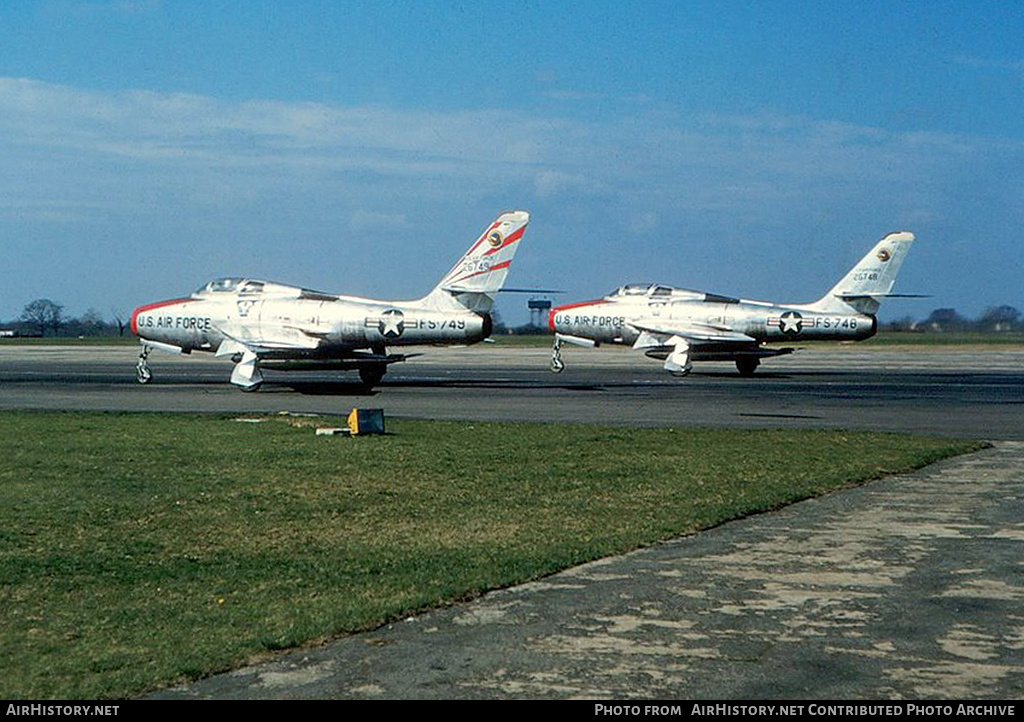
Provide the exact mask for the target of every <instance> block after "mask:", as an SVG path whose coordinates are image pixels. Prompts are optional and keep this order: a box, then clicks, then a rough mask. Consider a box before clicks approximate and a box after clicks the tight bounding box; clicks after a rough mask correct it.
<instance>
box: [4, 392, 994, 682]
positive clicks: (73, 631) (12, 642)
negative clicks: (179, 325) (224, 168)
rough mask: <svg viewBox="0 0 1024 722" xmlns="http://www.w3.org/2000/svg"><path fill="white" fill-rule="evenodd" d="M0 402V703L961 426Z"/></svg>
mask: <svg viewBox="0 0 1024 722" xmlns="http://www.w3.org/2000/svg"><path fill="white" fill-rule="evenodd" d="M388 431H389V434H388V435H387V436H378V437H361V438H351V439H350V438H342V437H324V436H316V435H315V434H314V433H313V431H312V430H311V429H309V428H296V427H295V426H293V425H291V424H289V423H285V422H283V421H280V420H276V419H274V420H268V421H265V422H263V423H240V422H238V421H235V420H232V419H230V418H223V417H211V416H181V415H156V414H151V415H150V414H89V413H35V412H4V413H0V460H2V461H0V509H2V512H0V513H2V524H0V697H3V698H8V699H43V698H63V699H92V698H116V697H125V696H131V695H135V694H138V693H141V692H144V691H146V690H150V689H153V688H155V687H158V686H160V685H164V684H170V683H174V682H181V681H183V680H186V679H190V678H196V677H199V676H203V675H207V674H211V673H213V672H217V671H222V670H227V669H230V668H232V667H235V666H238V665H240V664H242V663H244V662H246V661H250V660H252V659H254V658H257V657H258V656H260V655H261V654H265V653H267V652H268V651H272V650H279V649H284V648H288V647H292V646H295V645H300V644H304V643H310V642H315V641H320V640H325V639H328V638H330V637H333V636H337V635H341V634H345V633H349V632H354V631H357V630H365V629H370V628H373V627H375V626H378V625H380V624H382V623H385V622H387V621H389V620H393V619H396V618H398V617H400V616H403V615H408V614H410V613H413V612H416V611H417V610H423V609H426V608H430V607H432V606H436V605H441V604H444V603H446V602H450V601H453V600H459V599H467V598H471V597H473V596H474V595H477V594H479V593H481V592H483V591H485V590H488V589H493V588H497V587H502V586H507V585H510V584H514V583H517V582H522V581H525V580H528V579H534V578H537V577H540V576H543V575H546V574H550V573H552V572H554V571H556V570H559V569H563V568H565V567H568V566H570V565H574V564H579V563H582V562H586V561H589V560H592V559H595V558H598V557H601V556H605V555H609V554H613V553H616V552H622V551H625V550H628V549H633V548H637V547H640V546H643V545H646V544H651V543H654V542H656V541H658V540H663V539H666V538H670V537H673V536H677V535H680V534H684V533H687V532H692V531H694V530H697V529H702V528H706V527H709V526H713V525H716V524H719V523H721V522H723V521H726V520H728V519H733V518H736V517H741V516H744V515H748V514H751V513H755V512H760V511H765V510H769V509H774V508H777V507H780V506H782V505H785V504H788V503H790V502H793V501H795V500H798V499H803V498H806V497H810V496H814V495H818V494H823V493H826V492H828V491H831V490H834V489H837V488H841V487H844V486H848V485H851V484H855V483H859V482H862V481H864V480H866V479H872V478H876V477H879V476H882V475H885V474H890V473H895V472H902V471H906V470H909V469H913V468H916V467H920V466H922V465H925V464H928V463H930V462H933V461H935V460H937V459H940V458H943V457H947V456H950V455H953V454H957V453H962V452H965V451H968V450H971V449H975V448H978V447H979V445H978V444H974V443H969V442H961V441H953V440H948V439H934V438H921V437H914V436H904V435H895V434H874V433H851V432H834V431H788V430H787V431H737V430H699V429H696V430H690V429H687V430H671V429H621V428H601V427H585V426H549V425H534V424H501V423H455V422H426V421H408V420H393V419H389V420H388Z"/></svg>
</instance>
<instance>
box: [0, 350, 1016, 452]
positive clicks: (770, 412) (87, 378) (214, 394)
mask: <svg viewBox="0 0 1024 722" xmlns="http://www.w3.org/2000/svg"><path fill="white" fill-rule="evenodd" d="M548 353H549V351H548V349H546V348H543V347H527V348H523V347H514V346H503V345H502V344H501V343H500V342H499V343H495V344H482V345H479V346H476V347H472V348H467V349H424V355H423V356H420V357H417V358H415V359H412V360H410V361H408V362H406V363H403V364H395V365H393V366H392V367H391V369H390V371H389V372H388V374H387V376H386V377H385V378H384V381H383V382H382V383H381V385H380V386H378V387H377V388H375V389H374V390H373V391H372V392H370V393H366V392H365V391H364V390H363V389H362V387H360V386H359V385H358V383H357V379H356V376H355V374H354V373H348V374H345V373H337V372H326V373H284V372H273V371H267V372H266V373H265V375H266V379H267V381H266V383H265V384H264V385H263V387H262V388H261V389H260V390H259V391H258V392H255V393H244V392H241V391H239V390H238V389H237V388H235V387H233V386H231V385H230V384H229V383H227V379H228V377H229V375H230V370H231V366H230V362H229V361H227V360H223V359H221V360H218V359H213V358H211V357H210V356H205V355H198V354H196V355H193V356H188V357H177V356H171V355H163V354H157V353H154V354H152V355H151V356H150V366H151V368H152V369H153V373H154V381H153V382H152V383H151V384H149V385H147V386H140V385H138V384H137V383H136V382H135V372H134V364H135V356H136V350H135V349H134V348H133V347H99V348H83V347H48V346H42V347H35V346H9V345H0V408H6V409H16V408H21V409H26V408H34V409H74V410H116V411H195V412H227V413H234V412H246V413H252V412H267V413H276V412H279V411H292V412H301V413H321V414H347V413H348V412H349V411H350V410H351V409H352V408H353V407H355V406H359V407H373V408H382V409H384V412H385V415H386V416H389V417H408V418H423V419H465V420H487V419H491V420H502V421H540V422H554V423H597V424H622V425H637V426H684V425H685V426H732V427H744V428H767V427H773V428H796V427H804V428H807V427H815V428H833V429H835V428H850V429H874V430H888V431H904V432H918V433H928V434H938V435H945V436H956V437H970V438H980V439H1017V440H1021V439H1024V350H998V349H992V348H985V349H983V350H979V349H972V348H962V349H938V350H936V349H895V350H887V349H871V350H861V349H858V348H857V347H856V346H839V345H837V346H832V347H817V348H812V349H807V350H804V351H801V352H798V353H796V354H794V355H792V356H789V357H784V358H777V359H770V360H769V361H767V362H765V363H764V364H762V366H761V368H760V369H758V372H757V373H756V374H755V375H754V376H753V377H750V378H742V377H740V376H739V375H738V374H737V373H736V371H735V369H734V367H733V366H732V365H731V364H727V363H704V364H697V365H696V366H695V370H694V372H693V373H692V374H690V375H689V376H688V377H686V378H683V379H677V378H673V377H672V376H669V375H668V374H666V373H664V372H663V371H662V370H661V366H660V364H659V363H658V362H655V361H651V360H650V359H646V358H644V357H643V356H641V355H639V354H637V353H636V352H632V351H630V350H628V349H620V348H607V349H605V348H601V349H593V350H591V349H568V350H566V351H565V352H564V355H565V360H566V363H567V364H568V367H567V369H566V370H565V371H564V372H563V373H561V374H557V375H556V374H552V373H551V372H549V371H548V370H547V362H548Z"/></svg>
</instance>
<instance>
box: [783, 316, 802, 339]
mask: <svg viewBox="0 0 1024 722" xmlns="http://www.w3.org/2000/svg"><path fill="white" fill-rule="evenodd" d="M779 325H780V326H781V327H782V333H792V334H797V333H800V332H801V331H803V329H804V322H803V316H801V315H800V314H799V313H797V312H796V311H786V312H785V313H784V314H782V316H780V317H779Z"/></svg>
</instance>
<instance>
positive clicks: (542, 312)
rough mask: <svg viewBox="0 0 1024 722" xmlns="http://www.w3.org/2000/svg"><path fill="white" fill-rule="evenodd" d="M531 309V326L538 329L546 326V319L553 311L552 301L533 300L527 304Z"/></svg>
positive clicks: (544, 299)
mask: <svg viewBox="0 0 1024 722" xmlns="http://www.w3.org/2000/svg"><path fill="white" fill-rule="evenodd" d="M526 306H527V308H529V309H530V325H531V326H537V327H538V328H539V327H541V326H544V325H545V319H546V317H547V315H548V312H549V311H550V310H551V301H550V300H548V299H546V298H531V299H530V300H529V301H527V303H526Z"/></svg>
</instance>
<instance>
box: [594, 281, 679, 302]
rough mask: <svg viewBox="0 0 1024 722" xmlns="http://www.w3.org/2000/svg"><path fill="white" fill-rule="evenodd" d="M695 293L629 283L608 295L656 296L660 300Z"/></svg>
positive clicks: (668, 287)
mask: <svg viewBox="0 0 1024 722" xmlns="http://www.w3.org/2000/svg"><path fill="white" fill-rule="evenodd" d="M693 293H694V292H693V291H687V290H686V289H682V288H673V287H672V286H662V285H660V284H657V283H627V284H626V285H625V286H619V287H618V288H616V289H615V290H614V291H612V292H611V293H609V294H608V295H609V296H613V297H621V296H656V297H658V298H668V297H670V296H689V295H691V294H693Z"/></svg>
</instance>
